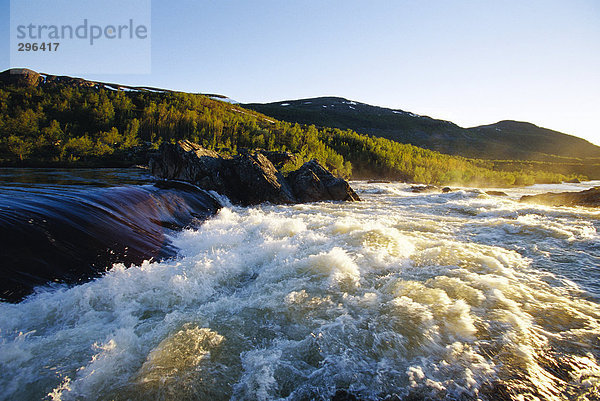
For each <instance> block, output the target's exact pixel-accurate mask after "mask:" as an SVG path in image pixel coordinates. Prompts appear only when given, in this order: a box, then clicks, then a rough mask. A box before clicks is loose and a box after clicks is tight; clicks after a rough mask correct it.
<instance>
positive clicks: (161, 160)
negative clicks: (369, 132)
mask: <svg viewBox="0 0 600 401" xmlns="http://www.w3.org/2000/svg"><path fill="white" fill-rule="evenodd" d="M271 157H273V155H271ZM150 170H151V172H152V174H153V175H155V176H156V177H159V178H165V179H170V180H181V181H186V182H190V183H193V184H195V185H198V186H199V187H201V188H204V189H207V190H213V191H216V192H218V193H220V194H222V195H225V196H227V197H228V198H229V199H230V200H231V202H233V203H237V204H242V205H254V204H259V203H262V202H271V203H276V204H285V203H298V202H313V201H325V200H339V201H346V200H360V199H359V197H358V195H356V193H355V192H354V191H353V190H352V188H350V185H349V184H348V183H347V182H346V181H345V180H343V179H341V178H337V177H335V176H334V175H333V174H331V173H330V172H329V171H327V170H326V169H325V168H324V167H323V166H321V165H320V164H319V163H318V162H317V161H316V160H311V161H309V162H307V163H305V164H304V165H303V166H302V167H300V169H298V170H296V171H293V172H292V173H290V175H289V176H288V177H287V179H286V178H284V177H283V175H282V174H281V173H280V172H279V171H278V170H277V169H276V168H275V166H274V165H273V163H272V162H271V161H270V160H269V159H268V158H267V156H265V155H264V154H262V153H253V154H251V153H243V154H240V155H237V156H233V157H223V156H221V155H219V154H218V153H216V152H213V151H210V150H207V149H204V148H202V147H201V146H200V145H197V144H195V143H192V142H190V141H181V142H179V143H178V144H163V145H162V146H161V148H160V151H159V153H158V154H156V155H154V156H153V157H152V158H151V159H150Z"/></svg>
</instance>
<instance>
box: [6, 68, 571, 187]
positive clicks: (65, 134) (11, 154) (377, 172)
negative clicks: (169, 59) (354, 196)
mask: <svg viewBox="0 0 600 401" xmlns="http://www.w3.org/2000/svg"><path fill="white" fill-rule="evenodd" d="M181 139H189V140H191V141H194V142H198V143H200V144H202V145H203V146H205V147H207V148H209V149H216V150H219V151H221V152H224V153H230V154H235V153H237V152H238V151H239V150H240V149H242V148H245V149H265V150H278V151H289V152H293V153H296V154H297V157H296V158H295V160H294V162H292V165H288V166H285V167H284V170H286V169H291V168H294V167H297V166H298V165H299V164H301V163H303V162H304V161H306V160H309V159H312V158H316V159H318V160H319V161H320V162H321V163H322V164H324V165H326V166H327V167H328V168H329V169H331V170H332V171H333V172H334V173H336V174H338V175H341V176H345V177H354V178H388V179H399V180H405V181H412V182H422V183H432V184H463V185H482V186H483V185H494V186H501V185H502V186H503V185H524V184H532V183H534V182H559V181H562V180H566V179H572V178H574V177H575V175H573V174H571V173H570V172H569V171H568V169H567V171H560V173H561V174H559V172H556V171H555V170H554V171H553V170H552V169H547V168H541V169H538V168H537V167H536V166H514V165H511V166H503V167H502V168H499V166H498V165H495V164H494V163H492V162H485V161H481V160H470V159H466V158H463V157H454V156H449V155H444V154H441V153H437V152H434V151H431V150H426V149H421V148H418V147H415V146H411V145H404V144H400V143H397V142H394V141H391V140H388V139H384V138H375V137H370V136H368V135H360V134H357V133H356V132H354V131H352V130H341V129H336V128H317V127H315V126H314V125H300V124H297V123H289V122H283V121H277V120H275V119H272V118H270V117H267V116H265V115H262V114H260V113H258V112H255V111H251V110H249V109H245V108H242V107H241V106H239V105H235V104H230V103H226V102H222V101H218V100H213V99H211V98H210V97H208V96H204V95H200V94H190V93H180V92H171V91H163V90H157V89H155V88H131V87H123V86H119V85H115V84H103V83H97V82H91V81H85V80H81V79H75V78H70V77H56V76H49V75H43V74H42V75H40V74H36V73H34V72H32V71H29V72H28V73H27V74H25V75H22V76H19V75H16V76H15V75H13V74H6V73H3V74H2V76H0V163H1V164H2V165H5V166H8V165H22V166H25V165H31V166H73V167H75V166H118V165H131V164H136V163H140V162H143V161H144V160H145V158H146V156H147V154H148V152H149V151H152V149H156V148H158V146H159V145H160V144H161V143H162V142H165V141H170V142H173V141H177V140H181ZM504 167H507V168H506V169H504ZM509 170H510V171H509ZM581 178H583V177H581Z"/></svg>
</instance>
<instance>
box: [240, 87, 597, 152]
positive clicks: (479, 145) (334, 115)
mask: <svg viewBox="0 0 600 401" xmlns="http://www.w3.org/2000/svg"><path fill="white" fill-rule="evenodd" d="M243 106H244V107H246V108H249V109H252V110H255V111H258V112H260V113H263V114H266V115H267V116H270V117H274V118H276V119H279V120H284V121H289V122H297V123H300V124H314V125H316V126H324V127H336V128H341V129H352V130H354V131H356V132H358V133H361V134H369V135H373V136H378V137H383V138H388V139H392V140H394V141H397V142H401V143H409V144H412V145H415V146H419V147H423V148H427V149H431V150H436V151H439V152H442V153H447V154H452V155H460V156H465V157H473V158H483V159H496V160H547V161H560V160H561V158H568V159H573V158H600V147H599V146H596V145H594V144H592V143H590V142H588V141H586V140H584V139H581V138H577V137H575V136H572V135H567V134H563V133H561V132H557V131H553V130H550V129H546V128H541V127H538V126H536V125H534V124H531V123H526V122H518V121H500V122H498V123H495V124H490V125H483V126H480V127H473V128H462V127H459V126H458V125H456V124H454V123H452V122H450V121H445V120H437V119H434V118H431V117H428V116H421V115H418V114H414V113H411V112H408V111H404V110H399V109H388V108H384V107H377V106H372V105H368V104H365V103H359V102H353V101H350V100H347V99H344V98H340V97H318V98H311V99H300V100H286V101H282V102H275V103H249V104H244V105H243Z"/></svg>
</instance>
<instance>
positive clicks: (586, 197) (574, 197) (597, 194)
mask: <svg viewBox="0 0 600 401" xmlns="http://www.w3.org/2000/svg"><path fill="white" fill-rule="evenodd" d="M520 202H526V203H539V204H542V205H547V206H587V207H599V206H600V187H594V188H591V189H587V190H585V191H581V192H559V193H554V192H548V193H545V194H540V195H525V196H522V197H521V199H520Z"/></svg>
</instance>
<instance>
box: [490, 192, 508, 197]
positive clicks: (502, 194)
mask: <svg viewBox="0 0 600 401" xmlns="http://www.w3.org/2000/svg"><path fill="white" fill-rule="evenodd" d="M485 193H486V195H490V196H508V194H507V193H506V192H502V191H485Z"/></svg>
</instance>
